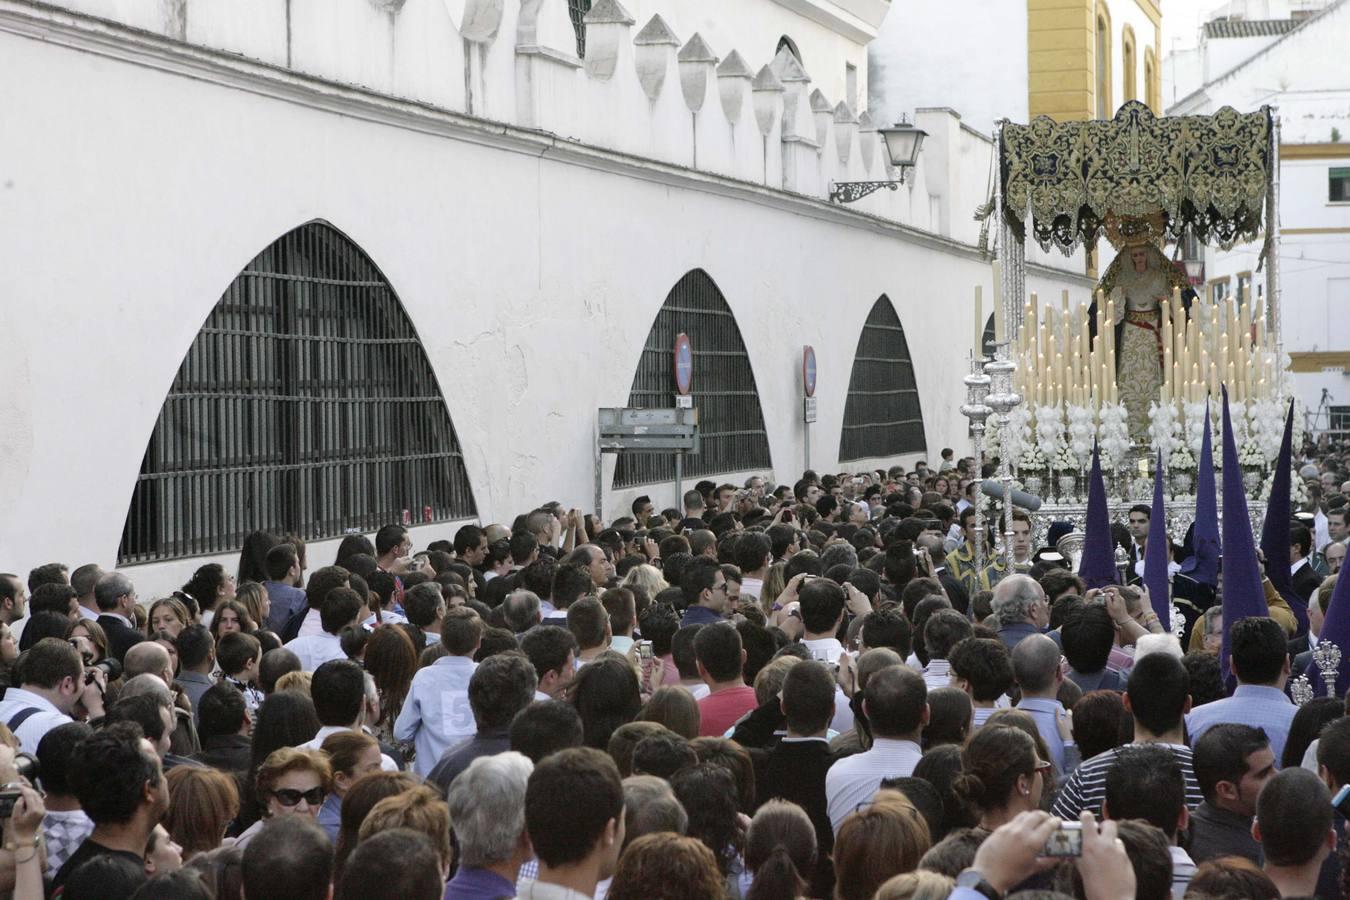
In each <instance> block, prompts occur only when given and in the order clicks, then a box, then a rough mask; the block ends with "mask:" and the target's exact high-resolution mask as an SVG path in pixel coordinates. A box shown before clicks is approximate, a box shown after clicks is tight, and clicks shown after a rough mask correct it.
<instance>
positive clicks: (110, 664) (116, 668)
mask: <svg viewBox="0 0 1350 900" xmlns="http://www.w3.org/2000/svg"><path fill="white" fill-rule="evenodd" d="M85 666H86V668H85V670H84V683H85V684H93V683H94V670H95V669H102V670H103V683H104V684H107V683H108V682H110V681H113V680H114V679H116V678H117V677H118V676H119V675H121V674H122V664H121V663H120V662H118V661H117V660H115V659H101V660H99V661H98V662H96V663H90V662H89V661H88V660H85Z"/></svg>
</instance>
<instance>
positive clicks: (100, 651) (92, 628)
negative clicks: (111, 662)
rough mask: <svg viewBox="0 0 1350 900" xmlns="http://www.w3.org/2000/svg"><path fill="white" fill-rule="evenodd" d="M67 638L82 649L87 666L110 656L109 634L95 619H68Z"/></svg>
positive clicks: (76, 647) (77, 648)
mask: <svg viewBox="0 0 1350 900" xmlns="http://www.w3.org/2000/svg"><path fill="white" fill-rule="evenodd" d="M65 639H66V640H68V641H70V642H71V645H72V646H74V647H75V649H76V650H78V651H80V656H81V657H83V658H84V664H85V665H86V666H92V665H93V664H94V663H96V662H100V661H101V660H105V659H107V658H108V635H107V634H106V633H104V631H103V626H102V625H100V624H98V623H97V622H95V621H94V620H93V619H85V618H79V619H76V620H75V621H73V622H70V621H67V623H66V633H65Z"/></svg>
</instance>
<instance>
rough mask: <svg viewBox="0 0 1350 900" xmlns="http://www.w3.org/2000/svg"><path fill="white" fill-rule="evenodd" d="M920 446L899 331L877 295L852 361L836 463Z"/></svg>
mask: <svg viewBox="0 0 1350 900" xmlns="http://www.w3.org/2000/svg"><path fill="white" fill-rule="evenodd" d="M926 446H927V441H926V440H925V438H924V433H923V410H922V409H920V407H919V389H918V387H917V385H916V384H915V382H914V364H913V363H912V362H910V358H909V345H908V344H907V343H906V342H905V330H904V328H902V327H900V317H899V316H897V315H896V314H895V307H894V306H892V305H891V301H890V300H889V299H888V298H887V297H886V295H885V294H882V295H881V297H880V298H879V299H878V300H877V302H876V303H875V304H873V306H872V311H871V312H870V313H869V314H868V316H867V322H866V324H864V325H863V330H862V336H861V337H860V338H858V351H857V353H855V354H854V357H853V373H852V374H851V375H850V376H849V379H848V400H847V402H846V403H845V404H844V427H843V433H842V434H841V436H840V439H839V459H840V460H854V459H873V458H876V457H886V456H896V455H898V454H901V453H915V452H920V451H922V450H924V448H925V447H926Z"/></svg>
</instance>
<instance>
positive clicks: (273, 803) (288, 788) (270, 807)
mask: <svg viewBox="0 0 1350 900" xmlns="http://www.w3.org/2000/svg"><path fill="white" fill-rule="evenodd" d="M332 788H333V769H332V767H331V766H330V765H329V763H328V757H327V755H326V754H324V753H323V752H321V751H319V750H297V749H295V748H294V747H282V748H281V749H280V750H274V751H273V752H272V754H271V755H270V756H268V757H267V759H266V760H264V761H263V764H262V766H261V767H259V769H258V777H257V780H256V790H257V797H258V800H259V802H260V803H261V804H262V807H263V817H262V818H261V819H260V820H258V821H257V822H255V823H253V825H251V826H250V827H249V828H248V830H246V831H245V832H244V833H243V834H241V835H239V840H238V841H237V842H236V846H238V847H247V846H248V843H249V841H251V840H253V837H254V836H255V835H257V834H258V833H259V832H261V831H262V830H263V829H264V828H266V827H267V823H268V822H272V821H274V820H276V819H277V818H279V817H282V816H309V817H310V818H311V819H317V818H318V816H319V809H320V807H322V806H323V801H324V798H326V797H327V796H328V792H329V791H330V790H332Z"/></svg>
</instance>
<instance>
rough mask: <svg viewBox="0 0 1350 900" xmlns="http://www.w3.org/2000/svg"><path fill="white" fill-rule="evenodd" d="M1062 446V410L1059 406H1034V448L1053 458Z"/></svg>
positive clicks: (1046, 456) (1048, 457) (1047, 457)
mask: <svg viewBox="0 0 1350 900" xmlns="http://www.w3.org/2000/svg"><path fill="white" fill-rule="evenodd" d="M1063 446H1064V410H1063V408H1061V407H1059V406H1038V407H1036V448H1037V449H1038V450H1040V451H1041V453H1042V455H1044V457H1045V458H1046V459H1054V458H1055V455H1056V454H1057V453H1059V450H1060V448H1061V447H1063Z"/></svg>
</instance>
